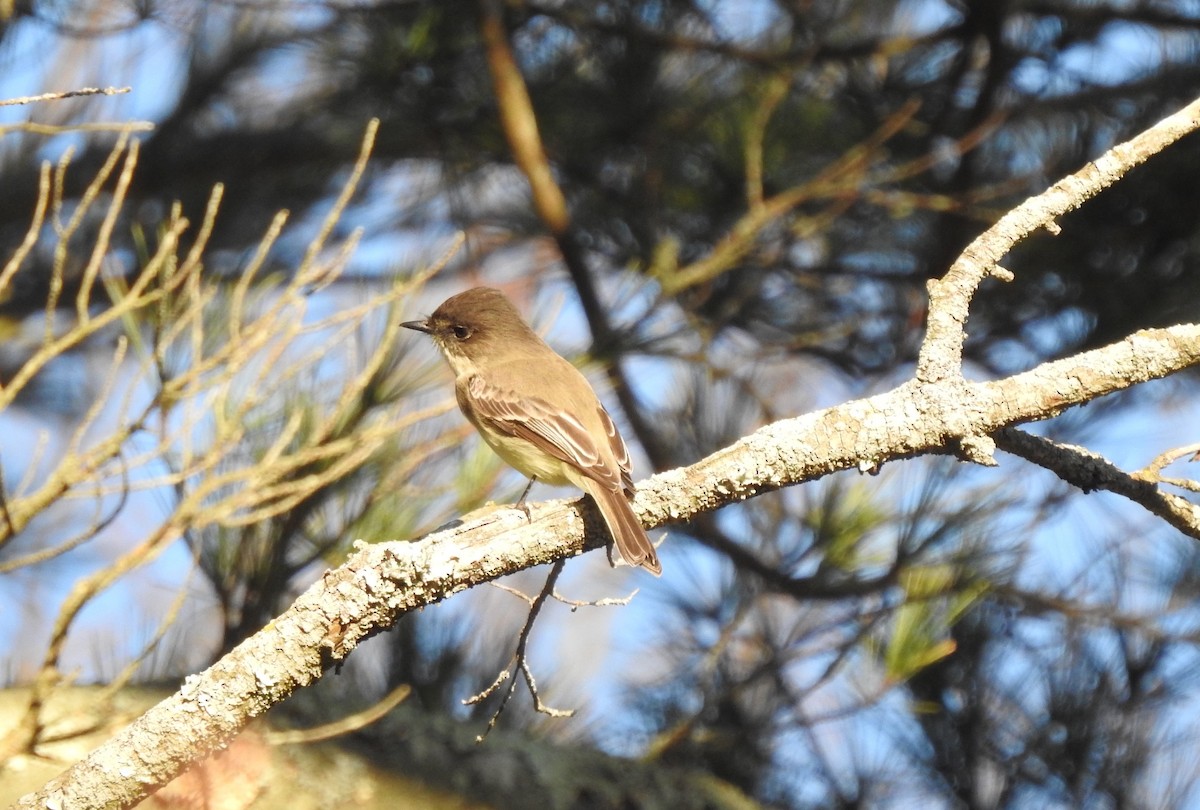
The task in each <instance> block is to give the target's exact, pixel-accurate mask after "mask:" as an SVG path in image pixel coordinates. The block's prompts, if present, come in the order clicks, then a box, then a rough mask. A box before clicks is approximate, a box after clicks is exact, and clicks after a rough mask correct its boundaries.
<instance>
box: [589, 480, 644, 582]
mask: <svg viewBox="0 0 1200 810" xmlns="http://www.w3.org/2000/svg"><path fill="white" fill-rule="evenodd" d="M580 484H581V485H582V487H583V490H584V491H585V492H586V493H587V494H588V495H591V496H592V500H594V501H595V502H596V505H597V506H599V507H600V514H601V515H603V516H604V522H605V524H607V526H608V533H609V534H611V535H612V538H613V542H615V543H616V544H617V551H619V552H620V553H621V557H622V559H624V560H625V562H627V563H629V564H630V565H640V566H641V567H642V568H645V569H646V570H647V571H649V572H650V573H652V574H654V576H658V575H659V574H661V573H662V565H661V564H660V563H659V562H658V553H657V552H656V551H655V550H654V544H653V543H651V542H650V538H649V537H647V536H646V530H645V529H644V528H642V522H641V521H640V520H638V517H637V515H636V514H634V511H633V507H632V506H630V504H629V501H627V500H625V493H623V492H620V491H617V492H614V491H613V490H611V489H608V488H606V487H605V486H603V485H602V484H600V483H599V482H598V481H593V480H591V479H585V480H584V481H581V482H580Z"/></svg>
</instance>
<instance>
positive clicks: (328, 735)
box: [263, 683, 412, 745]
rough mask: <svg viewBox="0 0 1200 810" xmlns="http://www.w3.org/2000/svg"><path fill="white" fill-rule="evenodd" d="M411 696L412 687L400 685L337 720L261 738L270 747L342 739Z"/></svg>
mask: <svg viewBox="0 0 1200 810" xmlns="http://www.w3.org/2000/svg"><path fill="white" fill-rule="evenodd" d="M411 694H412V686H410V685H409V684H406V683H402V684H400V685H399V686H397V687H396V688H395V689H393V690H392V691H391V692H388V693H387V695H385V696H384V698H383V699H382V700H380V701H379V702H377V703H375V705H373V706H368V707H367V708H365V709H363V710H362V711H359V712H355V713H354V714H351V715H348V716H346V717H343V718H341V719H339V720H333V721H331V722H329V723H323V724H321V725H319V726H314V727H313V728H305V729H289V730H287V731H281V730H271V731H268V732H266V733H265V734H264V735H263V737H264V739H265V740H266V741H267V742H268V743H269V744H271V745H303V744H306V743H314V742H321V741H322V740H331V739H333V738H334V737H343V736H345V735H347V734H351V733H353V732H355V731H358V730H359V729H362V728H366V727H367V726H369V725H371V724H372V723H374V722H376V721H377V720H379V719H380V718H381V717H383V716H384V715H386V714H387V713H388V712H390V711H391V710H392V709H394V708H396V707H397V706H399V705H400V704H401V703H403V702H404V701H405V699H407V698H408V696H409V695H411Z"/></svg>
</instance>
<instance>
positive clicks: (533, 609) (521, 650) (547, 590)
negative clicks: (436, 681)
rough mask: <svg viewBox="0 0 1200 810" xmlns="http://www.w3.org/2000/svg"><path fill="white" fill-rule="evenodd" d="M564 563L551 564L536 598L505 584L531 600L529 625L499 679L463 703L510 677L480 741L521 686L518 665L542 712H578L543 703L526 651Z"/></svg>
mask: <svg viewBox="0 0 1200 810" xmlns="http://www.w3.org/2000/svg"><path fill="white" fill-rule="evenodd" d="M564 565H566V561H565V560H558V561H557V562H555V563H554V565H553V566H551V568H550V574H549V575H548V576H547V577H546V584H545V585H543V586H542V590H541V593H539V594H538V595H537V596H536V597H534V598H533V599H532V600H530V599H529V597H528V596H527V595H525V594H522V593H521V592H520V591H517V590H515V589H512V588H507V587H503V586H501V587H503V589H504V590H506V591H508V592H509V593H512V594H514V595H516V596H519V597H521V598H522V599H525V600H527V601H528V602H529V615H528V616H527V617H526V618H525V626H524V627H522V628H521V635H520V636H518V637H517V650H516V652H515V653H513V657H512V658H511V659H510V660H509V662H508V665H507V666H506V667H505V668H504V669H503V670H501V671H500V674H499V675H497V676H496V680H494V681H492V683H491V685H490V686H488V688H486V689H484V690H483V691H482V692H480V693H478V694H476V695H472V696H471V697H469V698H466V699H465V700H463V705H465V706H473V705H475V704H477V703H480V702H482V701H484V700H486V699H487V698H488V697H490V696H491V695H493V694H494V693H495V692H496V690H497V689H499V688H500V686H501V684H503V683H504V682H505V681H509V684H508V689H506V690H505V691H504V695H503V697H501V699H500V705H499V706H497V707H496V711H495V712H494V713H493V714H492V717H491V719H490V720H488V724H487V728H485V729H484V731H483V733H482V734H480V735H479V736H478V737H476V738H475V742H477V743H481V742H483V741H484V740H485V739H487V736H488V734H490V733H491V731H492V729H493V728H495V727H496V723H497V722H498V721H499V720H500V715H501V714H502V713H503V712H504V709H505V707H507V706H508V702H509V701H510V700H511V699H512V696H513V693H514V692H515V691H516V688H517V681H516V678H514V677H513V675H514V674H515V670H516V669H519V670H520V671H521V673H522V674H523V675H524V676H525V683H526V685H528V687H529V694H530V695H531V696H532V697H533V705H534V708H535V709H536V710H537V711H538V712H540V713H542V714H548V715H550V716H551V717H570V716H571V715H573V714H574V713H575V712H574V711H572V710H562V709H553V708H550V707H549V706H546V705H545V704H544V703H542V698H541V696H540V695H539V694H538V691H537V682H536V681H535V680H534V678H533V673H532V672H531V671H530V669H529V662H528V659H527V658H526V655H525V651H526V649H527V647H528V645H529V636H530V635H531V634H532V633H533V623H534V621H535V620H536V619H537V616H538V613H539V612H540V611H541V609H542V605H544V604H546V600H547V599H549V598H550V595H551V594H553V593H554V583H556V582H557V581H558V576H559V574H561V573H562V571H563V566H564Z"/></svg>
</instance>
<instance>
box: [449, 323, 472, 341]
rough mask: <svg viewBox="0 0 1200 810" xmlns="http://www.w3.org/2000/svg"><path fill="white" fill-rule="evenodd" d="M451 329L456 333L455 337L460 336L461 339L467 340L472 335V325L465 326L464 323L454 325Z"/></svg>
mask: <svg viewBox="0 0 1200 810" xmlns="http://www.w3.org/2000/svg"><path fill="white" fill-rule="evenodd" d="M450 331H452V332H453V333H454V337H456V338H458V339H459V340H466V339H467V338H469V337H470V336H471V327H469V326H463V325H462V324H458V325H456V326H452V327H451V328H450Z"/></svg>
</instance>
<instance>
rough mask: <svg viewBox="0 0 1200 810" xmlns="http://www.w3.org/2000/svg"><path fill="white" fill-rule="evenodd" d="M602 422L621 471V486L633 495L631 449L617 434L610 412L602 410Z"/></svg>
mask: <svg viewBox="0 0 1200 810" xmlns="http://www.w3.org/2000/svg"><path fill="white" fill-rule="evenodd" d="M600 422H601V423H602V424H603V425H604V430H605V432H607V433H608V446H609V447H611V448H612V453H613V458H614V459H616V462H617V466H618V467H619V468H620V469H621V486H622V487H624V489H625V492H627V493H628V494H630V495H632V494H633V465H632V463H631V462H630V461H629V448H628V447H626V446H625V440H624V439H622V438H621V434H620V433H618V432H617V426H616V425H614V424H613V420H612V417H611V416H609V415H608V411H606V410H604V408H603V406H601V408H600Z"/></svg>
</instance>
